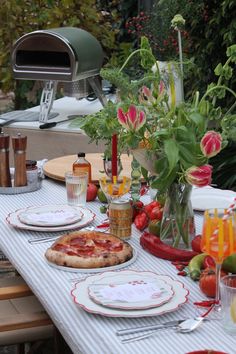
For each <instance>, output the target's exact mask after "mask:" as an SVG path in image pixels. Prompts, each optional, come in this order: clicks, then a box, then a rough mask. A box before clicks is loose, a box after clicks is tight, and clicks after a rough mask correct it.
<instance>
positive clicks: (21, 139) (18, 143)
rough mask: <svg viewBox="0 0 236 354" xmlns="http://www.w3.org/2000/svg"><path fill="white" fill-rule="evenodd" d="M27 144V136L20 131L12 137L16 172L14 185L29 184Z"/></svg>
mask: <svg viewBox="0 0 236 354" xmlns="http://www.w3.org/2000/svg"><path fill="white" fill-rule="evenodd" d="M26 145H27V137H26V136H22V135H21V134H20V133H18V134H17V136H14V137H12V146H13V150H14V161H15V174H14V186H15V187H21V186H26V185H27V175H26Z"/></svg>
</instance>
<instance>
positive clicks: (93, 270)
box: [45, 249, 138, 273]
mask: <svg viewBox="0 0 236 354" xmlns="http://www.w3.org/2000/svg"><path fill="white" fill-rule="evenodd" d="M137 255H138V252H137V251H136V250H135V249H133V257H132V258H130V259H129V260H128V261H127V262H124V263H121V264H117V265H114V266H110V267H103V268H86V269H85V268H72V267H63V266H59V265H57V264H55V263H52V262H49V261H48V260H47V259H46V258H45V259H46V262H47V263H48V265H50V266H51V267H53V268H55V269H58V270H63V271H64V272H72V273H101V272H108V271H112V270H118V269H122V268H125V267H128V266H129V265H131V264H132V263H134V262H135V261H136V258H137Z"/></svg>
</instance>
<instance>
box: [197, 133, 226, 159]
mask: <svg viewBox="0 0 236 354" xmlns="http://www.w3.org/2000/svg"><path fill="white" fill-rule="evenodd" d="M221 144H222V136H221V135H220V134H219V133H217V132H215V131H213V130H210V131H208V132H207V133H206V134H205V135H204V136H203V138H202V140H201V143H200V147H201V150H202V153H203V155H204V156H206V157H209V158H210V157H213V156H215V155H217V154H218V153H219V152H220V150H221Z"/></svg>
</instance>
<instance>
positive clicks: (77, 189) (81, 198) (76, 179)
mask: <svg viewBox="0 0 236 354" xmlns="http://www.w3.org/2000/svg"><path fill="white" fill-rule="evenodd" d="M65 181H66V192H67V203H68V205H72V206H84V205H85V204H86V196H87V185H88V173H87V172H82V173H80V174H79V175H75V174H73V172H71V171H70V172H66V173H65Z"/></svg>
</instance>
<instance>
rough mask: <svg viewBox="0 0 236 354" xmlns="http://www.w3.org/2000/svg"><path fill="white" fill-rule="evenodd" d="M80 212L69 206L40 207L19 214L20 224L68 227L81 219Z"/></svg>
mask: <svg viewBox="0 0 236 354" xmlns="http://www.w3.org/2000/svg"><path fill="white" fill-rule="evenodd" d="M82 217H83V213H82V211H81V210H78V209H76V208H73V207H71V206H69V205H41V206H38V207H32V208H28V209H27V210H25V211H22V212H20V213H19V215H18V218H19V220H20V222H22V223H23V224H27V225H34V226H43V227H45V226H62V225H70V224H74V223H75V222H78V221H80V220H81V219H82Z"/></svg>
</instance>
